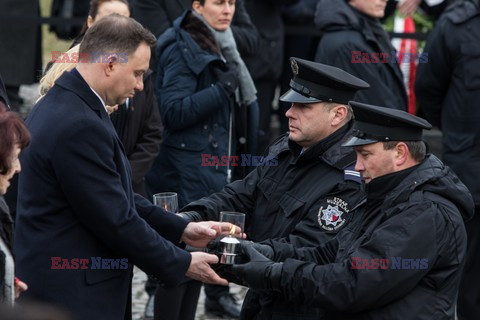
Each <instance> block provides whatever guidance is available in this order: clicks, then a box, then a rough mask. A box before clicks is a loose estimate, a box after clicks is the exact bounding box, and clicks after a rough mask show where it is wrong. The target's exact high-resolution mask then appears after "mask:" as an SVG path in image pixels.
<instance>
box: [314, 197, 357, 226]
mask: <svg viewBox="0 0 480 320" xmlns="http://www.w3.org/2000/svg"><path fill="white" fill-rule="evenodd" d="M347 206H348V205H347V203H346V202H345V201H343V200H341V199H339V198H336V197H335V198H333V199H327V203H326V206H322V207H320V209H319V210H318V223H319V224H320V226H321V227H322V229H324V230H326V231H337V230H338V229H340V227H342V226H343V225H344V224H345V222H346V219H347V213H348V212H349V210H348V208H347Z"/></svg>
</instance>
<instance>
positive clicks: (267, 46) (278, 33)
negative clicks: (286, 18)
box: [243, 0, 298, 156]
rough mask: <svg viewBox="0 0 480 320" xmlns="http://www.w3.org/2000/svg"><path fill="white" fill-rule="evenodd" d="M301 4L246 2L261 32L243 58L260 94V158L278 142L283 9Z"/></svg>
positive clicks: (274, 0) (262, 0)
mask: <svg viewBox="0 0 480 320" xmlns="http://www.w3.org/2000/svg"><path fill="white" fill-rule="evenodd" d="M297 1H298V0H245V8H246V9H247V12H248V14H249V15H250V17H251V19H252V22H253V24H254V25H255V27H256V28H257V30H258V33H259V36H258V46H257V49H256V50H255V51H254V52H249V53H246V54H244V55H243V58H244V59H245V63H246V64H247V67H248V69H249V70H250V73H251V75H252V78H253V80H254V81H255V87H256V88H257V90H258V105H259V110H260V114H259V129H258V143H257V150H256V154H257V155H259V156H261V155H263V154H264V152H266V148H267V147H268V146H269V144H270V142H271V141H272V140H273V139H274V138H275V137H272V136H271V134H270V126H271V123H270V122H271V121H270V118H271V112H272V108H273V101H274V98H275V90H276V88H277V85H278V84H279V83H278V82H279V80H280V76H281V73H282V70H283V63H284V60H283V50H284V37H285V30H284V25H283V21H282V7H283V6H284V5H288V4H293V3H296V2H297Z"/></svg>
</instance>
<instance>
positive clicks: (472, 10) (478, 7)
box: [444, 0, 480, 24]
mask: <svg viewBox="0 0 480 320" xmlns="http://www.w3.org/2000/svg"><path fill="white" fill-rule="evenodd" d="M444 14H445V16H446V17H447V18H448V19H450V20H451V21H452V22H453V23H454V24H460V23H463V22H465V21H467V20H469V19H470V18H472V17H475V16H477V15H479V14H480V0H467V1H455V2H453V3H452V4H451V5H450V6H448V7H447V8H446V9H445V12H444Z"/></svg>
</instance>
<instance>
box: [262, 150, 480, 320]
mask: <svg viewBox="0 0 480 320" xmlns="http://www.w3.org/2000/svg"><path fill="white" fill-rule="evenodd" d="M367 195H368V198H367V202H366V205H365V206H363V207H362V209H361V210H359V211H358V212H357V211H356V212H355V214H354V215H353V217H354V219H353V221H352V222H351V223H350V224H349V225H348V226H347V227H345V228H344V229H343V230H342V231H341V232H340V233H339V234H338V235H337V237H336V238H335V239H333V240H332V241H329V242H328V243H326V244H324V245H322V246H319V247H317V248H303V249H297V250H291V248H290V247H289V246H286V245H285V244H282V243H278V242H275V241H270V242H269V244H270V245H272V246H273V247H274V249H275V250H274V251H275V260H284V259H285V258H287V257H289V256H292V252H293V253H294V254H293V257H295V258H296V259H291V258H287V259H286V260H285V262H284V264H283V269H282V276H281V283H278V284H277V287H276V290H278V291H280V292H282V294H283V295H284V296H285V298H286V299H287V300H289V301H293V302H296V303H298V304H302V303H303V304H306V305H311V306H316V307H320V308H324V309H326V310H328V314H326V315H324V316H323V317H322V319H335V320H338V319H429V320H439V319H454V318H455V316H454V314H455V302H456V294H457V290H458V284H459V280H460V272H461V269H462V266H463V261H464V258H465V253H466V246H467V237H466V232H465V227H464V219H468V218H470V217H471V216H472V215H473V201H472V198H471V195H470V193H469V192H468V190H467V188H466V187H465V185H463V184H462V183H461V182H460V180H459V179H458V178H457V176H455V174H454V173H453V172H452V171H451V170H450V169H448V168H447V167H445V166H444V165H443V164H442V163H441V161H440V160H438V159H437V158H436V157H435V156H433V155H430V156H428V157H427V158H426V159H425V160H424V161H423V162H422V163H421V164H420V165H418V166H415V167H413V168H412V169H410V170H408V169H407V170H405V171H400V172H397V173H393V174H389V175H386V176H383V177H380V178H377V179H374V180H373V181H372V182H370V183H369V184H368V188H367ZM301 260H303V261H301ZM307 261H314V263H312V262H307Z"/></svg>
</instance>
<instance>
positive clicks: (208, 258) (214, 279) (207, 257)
mask: <svg viewBox="0 0 480 320" xmlns="http://www.w3.org/2000/svg"><path fill="white" fill-rule="evenodd" d="M191 254H192V261H191V262H190V266H189V267H188V270H187V273H186V276H187V277H189V278H192V279H195V280H199V281H202V282H204V283H210V284H218V285H222V286H227V285H228V281H227V280H225V279H223V278H220V276H219V275H218V274H216V273H215V271H213V269H212V268H211V267H210V264H216V263H218V257H217V256H215V255H213V254H208V253H204V252H192V253H191Z"/></svg>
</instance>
